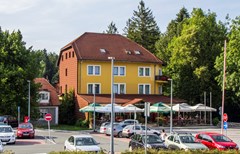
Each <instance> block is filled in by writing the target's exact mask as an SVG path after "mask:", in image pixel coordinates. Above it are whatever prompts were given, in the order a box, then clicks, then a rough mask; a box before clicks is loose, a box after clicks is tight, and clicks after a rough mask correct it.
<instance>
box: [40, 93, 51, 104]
mask: <svg viewBox="0 0 240 154" xmlns="http://www.w3.org/2000/svg"><path fill="white" fill-rule="evenodd" d="M49 100H50V92H48V91H40V92H39V103H49Z"/></svg>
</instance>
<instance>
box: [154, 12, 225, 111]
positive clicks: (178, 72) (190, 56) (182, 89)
mask: <svg viewBox="0 0 240 154" xmlns="http://www.w3.org/2000/svg"><path fill="white" fill-rule="evenodd" d="M225 36H226V27H225V26H224V25H223V24H221V23H217V21H216V14H215V13H212V12H210V11H209V12H207V13H205V12H203V11H202V10H201V9H193V11H192V13H191V16H190V17H189V16H188V14H187V11H186V10H185V9H183V10H181V11H180V13H179V14H178V16H177V18H176V19H175V20H173V21H172V22H171V24H170V25H169V27H168V31H167V32H166V34H165V35H163V36H162V37H161V38H160V40H159V41H158V43H157V44H156V46H157V48H158V51H159V53H158V55H159V56H162V55H163V57H164V58H165V59H164V60H165V61H167V63H168V65H167V67H166V68H165V69H164V70H163V71H164V72H165V74H166V75H169V76H171V78H172V79H173V83H174V84H173V86H174V87H173V88H174V90H173V91H174V96H176V97H179V98H182V99H185V100H187V101H188V102H189V103H190V104H196V103H199V102H203V92H204V91H207V92H209V91H211V92H212V93H213V94H214V95H213V99H212V100H213V101H214V102H213V104H214V106H217V103H219V102H221V101H220V99H221V97H219V96H221V94H220V92H221V89H220V88H219V86H218V84H217V82H216V81H215V80H214V78H215V76H216V75H217V71H216V69H215V68H214V62H215V59H216V57H217V56H218V55H220V53H221V50H222V47H223V40H224V38H225ZM161 39H162V40H161ZM161 48H163V49H161ZM164 52H165V53H164ZM160 59H161V57H160ZM219 94H220V95H219Z"/></svg>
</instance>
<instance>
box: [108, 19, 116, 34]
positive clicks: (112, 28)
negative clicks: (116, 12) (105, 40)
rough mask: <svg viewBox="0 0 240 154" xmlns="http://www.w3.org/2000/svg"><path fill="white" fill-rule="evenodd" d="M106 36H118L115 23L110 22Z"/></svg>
mask: <svg viewBox="0 0 240 154" xmlns="http://www.w3.org/2000/svg"><path fill="white" fill-rule="evenodd" d="M106 33H107V34H118V30H117V27H116V25H115V23H113V22H111V23H110V25H109V26H108V29H107V30H106Z"/></svg>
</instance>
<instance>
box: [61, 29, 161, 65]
mask: <svg viewBox="0 0 240 154" xmlns="http://www.w3.org/2000/svg"><path fill="white" fill-rule="evenodd" d="M71 47H72V48H73V49H74V51H75V53H76V55H77V58H78V60H98V61H109V60H108V57H115V61H124V62H126V61H127V62H144V63H160V64H163V62H162V61H161V60H160V59H158V58H157V57H156V56H154V55H153V54H152V53H151V52H150V51H148V50H147V49H145V48H144V47H142V46H140V45H139V44H137V43H135V42H133V41H131V40H130V39H128V38H126V37H124V36H122V35H120V34H104V33H89V32H86V33H84V34H83V35H81V36H80V37H78V38H77V39H75V40H73V41H72V42H70V43H69V44H68V45H66V46H65V47H63V48H62V49H61V53H62V52H63V51H64V50H66V49H68V48H71ZM100 49H105V51H106V52H105V53H102V52H100ZM135 51H139V52H140V54H136V53H135ZM61 53H60V55H61ZM130 53H131V54H130ZM59 57H61V56H59ZM59 61H60V58H59V60H58V65H59Z"/></svg>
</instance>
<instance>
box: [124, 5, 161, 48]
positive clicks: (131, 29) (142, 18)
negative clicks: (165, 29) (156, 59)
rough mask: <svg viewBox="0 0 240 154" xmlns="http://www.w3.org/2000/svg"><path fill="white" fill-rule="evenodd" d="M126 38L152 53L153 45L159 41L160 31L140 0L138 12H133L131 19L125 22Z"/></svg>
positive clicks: (150, 12)
mask: <svg viewBox="0 0 240 154" xmlns="http://www.w3.org/2000/svg"><path fill="white" fill-rule="evenodd" d="M124 32H125V34H126V36H127V37H128V38H129V39H131V40H133V41H135V42H136V43H138V44H140V45H142V46H143V47H145V48H146V49H148V50H149V51H150V52H152V53H156V48H155V43H156V41H157V40H158V39H159V35H160V31H159V28H158V26H157V23H156V21H155V19H154V17H153V15H152V11H151V10H150V9H149V8H145V4H144V2H143V1H142V0H141V1H140V3H139V6H138V11H134V13H133V17H132V18H131V19H129V20H128V21H127V25H126V27H125V28H124Z"/></svg>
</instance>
